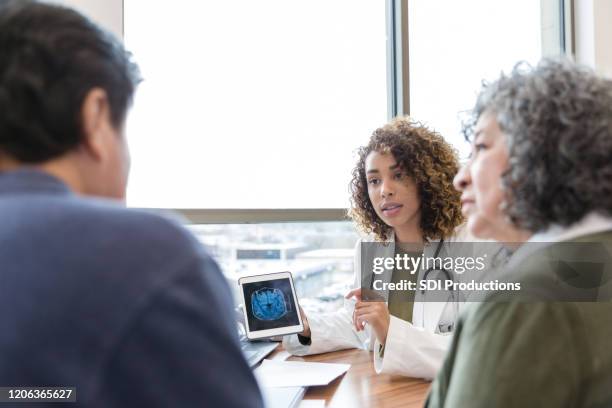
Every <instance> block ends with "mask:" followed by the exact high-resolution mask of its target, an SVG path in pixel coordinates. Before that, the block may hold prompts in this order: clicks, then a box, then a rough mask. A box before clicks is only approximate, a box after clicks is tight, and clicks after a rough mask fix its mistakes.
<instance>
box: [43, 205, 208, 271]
mask: <svg viewBox="0 0 612 408" xmlns="http://www.w3.org/2000/svg"><path fill="white" fill-rule="evenodd" d="M71 201H72V202H71V203H69V204H68V205H67V206H66V207H67V208H63V211H62V212H63V214H64V215H63V216H59V217H57V218H58V219H57V220H56V221H55V223H54V224H55V227H56V228H57V229H59V230H63V231H64V232H65V234H64V235H65V236H66V238H67V239H68V240H72V241H76V242H75V245H76V246H77V247H89V248H96V249H97V252H98V254H99V256H101V255H104V254H106V255H107V256H108V257H109V262H110V261H111V260H112V261H114V262H119V263H120V262H122V261H124V262H137V261H136V260H138V262H139V263H140V264H146V263H154V264H155V263H157V264H158V265H157V266H158V267H162V266H163V265H165V264H168V263H174V264H175V265H174V267H178V266H179V265H178V264H179V263H180V264H184V263H187V262H188V261H189V260H193V259H194V258H202V257H205V258H208V255H207V254H206V251H204V246H203V245H202V244H201V243H200V242H198V240H197V239H196V238H195V236H194V235H193V234H191V233H190V232H189V231H188V230H187V229H186V228H184V227H183V226H182V225H180V223H179V222H178V219H179V218H178V216H175V217H171V215H170V214H169V215H168V216H162V215H160V214H156V213H153V212H149V211H145V210H137V209H129V208H125V207H123V206H122V205H119V204H117V203H115V202H112V201H109V200H103V199H92V198H84V199H78V200H71ZM69 229H72V231H68V230H69ZM75 230H76V231H78V230H81V231H83V232H84V233H83V234H82V235H81V236H79V235H78V232H76V233H75V232H74V231H75ZM85 231H86V232H85Z"/></svg>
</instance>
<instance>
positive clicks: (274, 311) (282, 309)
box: [251, 288, 287, 320]
mask: <svg viewBox="0 0 612 408" xmlns="http://www.w3.org/2000/svg"><path fill="white" fill-rule="evenodd" d="M251 308H252V309H253V316H255V318H257V319H258V320H277V319H280V318H281V317H283V316H284V315H286V314H287V306H286V304H285V295H284V294H283V292H282V291H280V290H278V289H275V288H261V289H258V290H256V291H255V292H253V293H252V294H251Z"/></svg>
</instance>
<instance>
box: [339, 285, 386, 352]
mask: <svg viewBox="0 0 612 408" xmlns="http://www.w3.org/2000/svg"><path fill="white" fill-rule="evenodd" d="M351 297H354V298H355V299H356V300H357V303H356V304H355V310H354V311H353V324H354V325H355V329H356V330H357V331H361V330H363V328H364V326H365V324H366V323H368V324H369V325H370V326H372V330H374V335H375V336H376V338H377V339H378V341H379V342H380V344H385V341H386V340H387V333H388V332H389V325H390V324H391V316H390V315H389V308H388V307H387V304H386V303H385V302H383V301H365V302H364V301H363V300H362V297H361V288H358V289H354V290H352V291H350V292H349V293H348V294H347V295H346V298H347V299H348V298H351Z"/></svg>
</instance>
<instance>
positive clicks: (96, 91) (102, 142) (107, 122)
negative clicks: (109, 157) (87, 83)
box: [81, 88, 112, 161]
mask: <svg viewBox="0 0 612 408" xmlns="http://www.w3.org/2000/svg"><path fill="white" fill-rule="evenodd" d="M81 123H82V131H83V141H82V144H81V147H82V148H83V149H84V151H85V152H86V153H87V154H88V155H89V156H90V157H92V158H93V159H94V160H96V161H102V160H104V158H105V156H106V139H107V138H108V136H109V130H110V129H111V128H112V124H111V115H110V106H109V103H108V96H107V95H106V91H105V90H104V89H101V88H92V89H91V90H90V91H89V92H88V93H87V95H85V99H84V100H83V105H82V106H81Z"/></svg>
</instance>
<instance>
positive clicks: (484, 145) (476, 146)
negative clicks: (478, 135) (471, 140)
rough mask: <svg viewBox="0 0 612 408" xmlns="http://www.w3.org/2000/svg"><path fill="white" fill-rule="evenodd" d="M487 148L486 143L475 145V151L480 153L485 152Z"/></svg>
mask: <svg viewBox="0 0 612 408" xmlns="http://www.w3.org/2000/svg"><path fill="white" fill-rule="evenodd" d="M486 148H487V145H486V144H484V143H476V144H475V145H474V151H476V152H479V151H481V150H485V149H486Z"/></svg>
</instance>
